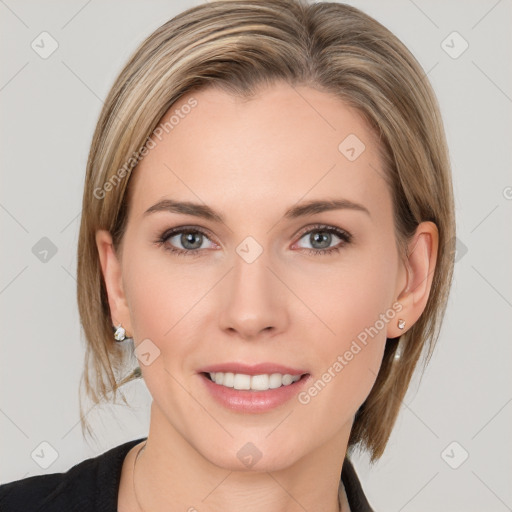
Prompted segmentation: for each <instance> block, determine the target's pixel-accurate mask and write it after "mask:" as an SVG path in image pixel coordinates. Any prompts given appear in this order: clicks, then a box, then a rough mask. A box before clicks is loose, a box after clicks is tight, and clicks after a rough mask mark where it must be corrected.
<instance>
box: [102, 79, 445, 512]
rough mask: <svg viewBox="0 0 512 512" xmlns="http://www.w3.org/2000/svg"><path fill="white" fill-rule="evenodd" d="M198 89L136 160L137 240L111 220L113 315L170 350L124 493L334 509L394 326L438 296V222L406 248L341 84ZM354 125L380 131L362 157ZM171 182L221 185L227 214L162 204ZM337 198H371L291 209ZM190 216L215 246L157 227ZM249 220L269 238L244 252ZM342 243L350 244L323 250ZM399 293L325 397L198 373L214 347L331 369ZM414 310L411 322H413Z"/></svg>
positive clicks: (208, 199)
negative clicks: (168, 235) (388, 316)
mask: <svg viewBox="0 0 512 512" xmlns="http://www.w3.org/2000/svg"><path fill="white" fill-rule="evenodd" d="M193 97H194V98H195V99H196V100H197V102H198V104H197V106H196V107H195V108H194V109H193V110H192V111H191V112H190V114H188V115H187V116H185V117H184V119H181V120H180V122H179V123H178V124H177V125H175V126H174V128H173V130H172V131H170V132H169V133H168V134H165V136H164V138H163V140H162V141H158V144H157V146H156V147H155V148H154V149H152V150H151V151H150V152H149V153H148V154H147V156H146V157H145V158H144V159H143V160H142V162H141V163H140V164H139V166H138V167H137V169H136V171H134V174H133V176H132V177H131V178H130V179H131V180H132V182H131V184H130V186H131V198H130V209H129V215H128V223H127V229H126V233H125V236H124V238H123V242H122V246H121V249H120V251H119V253H118V254H116V253H115V252H114V250H113V248H112V240H111V237H110V234H109V233H108V232H106V231H103V230H100V231H98V232H97V237H96V241H97V246H98V252H99V256H100V260H101V266H102V270H103V275H104V278H105V283H106V287H107V291H108V298H109V304H110V310H111V315H112V320H113V323H115V324H117V323H119V322H120V323H122V324H123V326H124V327H125V328H126V331H127V333H128V335H130V336H131V337H133V338H134V342H135V345H136V346H138V345H139V344H140V343H141V342H142V340H144V339H146V338H149V339H150V340H151V343H153V344H154V346H156V347H158V349H159V350H160V355H159V357H157V358H156V359H155V360H154V361H153V362H152V363H151V364H150V365H148V366H146V365H144V364H141V365H140V366H141V369H142V373H143V377H144V380H145V383H146V385H147V387H148V389H149V391H150V393H151V395H152V397H153V402H152V405H151V417H150V429H149V434H148V441H147V445H146V449H145V450H144V451H143V452H142V454H141V456H140V457H139V459H138V460H137V465H136V471H135V490H136V496H137V500H138V501H137V500H136V499H135V496H134V492H133V484H132V478H133V474H132V468H133V461H134V455H135V452H136V451H137V450H138V448H139V447H140V446H139V445H138V446H136V447H135V448H134V449H132V450H131V451H130V453H129V454H128V456H127V457H126V459H125V462H124V465H123V471H122V477H121V485H120V491H119V510H120V511H121V512H132V511H137V510H141V508H140V507H139V505H138V503H140V506H141V507H142V509H143V510H146V511H147V510H151V511H154V512H158V511H164V510H165V511H168V510H189V508H190V507H195V508H196V509H197V510H201V511H204V510H223V511H226V512H230V511H239V510H245V511H255V510H266V511H270V512H278V511H296V510H297V511H299V510H300V511H303V510H304V509H306V510H308V511H310V512H313V511H332V512H334V511H336V510H338V503H337V495H338V484H339V475H340V472H341V466H342V463H343V459H344V457H345V454H346V449H347V443H348V439H349V434H350V430H351V427H352V423H353V420H354V414H355V413H356V411H357V409H358V408H359V406H360V405H361V404H362V403H363V401H364V400H365V398H366V397H367V396H368V394H369V392H370V390H371V388H372V386H373V384H374V382H375V378H376V375H377V373H378V370H379V367H380V364H381V360H382V355H383V351H384V346H385V342H386V337H389V338H394V337H397V336H399V335H400V334H402V333H403V332H406V330H407V329H409V328H410V327H411V326H412V325H413V324H414V322H415V321H416V320H417V319H418V318H419V316H420V315H421V313H422V312H423V310H424V308H425V305H426V301H427V298H428V295H429V291H430V287H431V282H432V276H433V270H434V267H435V261H436V258H435V255H436V254H437V245H438V232H437V229H436V226H435V225H434V224H433V223H431V222H425V223H422V224H420V225H419V226H418V229H417V231H416V234H415V235H414V237H413V239H412V240H411V242H410V245H409V253H410V254H409V256H408V259H407V260H403V259H402V258H401V255H399V253H398V251H397V247H396V239H395V233H394V223H393V204H392V199H391V194H390V192H389V190H388V188H387V186H386V184H385V182H384V180H383V178H382V173H383V172H384V171H383V169H382V164H381V161H380V157H379V153H378V145H377V141H376V139H375V137H374V134H373V133H372V131H371V130H370V129H369V127H368V126H367V125H366V124H365V122H364V121H363V120H362V118H361V117H360V116H359V115H358V113H357V112H356V111H354V110H352V109H350V108H349V107H348V106H347V105H345V104H344V103H343V102H342V101H341V100H339V99H338V98H336V97H335V96H332V95H329V94H327V93H324V92H319V91H317V90H315V89H312V88H309V87H297V88H296V89H293V88H292V87H290V86H289V85H287V84H282V83H277V84H273V85H272V86H267V87H266V88H265V89H260V90H259V92H258V94H257V95H256V96H255V97H254V98H252V99H250V100H242V99H240V98H237V97H235V96H233V95H231V94H228V93H226V92H222V91H220V90H218V89H214V88H209V89H203V90H200V91H199V92H195V93H194V94H193ZM188 99H189V96H185V97H183V98H181V99H180V101H179V102H178V103H176V104H175V105H173V107H172V108H171V109H170V111H169V112H168V113H167V114H166V116H167V117H168V116H169V115H171V114H172V112H171V111H174V110H175V109H176V108H179V107H180V105H183V104H184V103H186V101H187V100H188ZM305 100H306V101H305ZM164 121H165V119H164ZM349 134H355V135H357V137H358V138H359V139H360V140H361V141H363V142H364V144H365V146H366V149H365V150H364V151H363V152H362V153H361V155H360V156H359V157H358V158H357V159H356V160H355V161H349V160H348V159H347V158H346V157H345V156H344V155H343V154H342V153H341V152H340V151H339V150H338V145H339V144H340V142H341V141H343V140H344V139H345V137H347V136H348V135H349ZM376 170H377V171H379V172H376ZM164 198H172V199H175V200H183V201H193V202H199V203H206V204H207V205H209V206H210V207H211V208H213V209H214V210H215V211H217V212H219V213H220V214H222V215H223V216H224V217H225V222H224V223H218V222H214V221H211V220H205V219H202V218H197V217H193V216H191V215H185V214H182V213H179V214H178V213H171V212H157V213H152V214H149V215H144V212H145V211H146V210H147V209H148V208H149V207H151V206H152V205H154V204H155V203H157V202H158V201H160V200H162V199H164ZM337 198H345V199H349V200H351V201H354V202H356V203H359V204H361V205H363V206H364V207H366V208H367V209H368V211H369V214H366V213H365V212H363V211H358V210H351V209H340V210H332V211H326V212H321V213H316V214H313V215H309V216H307V217H304V218H297V219H292V220H287V219H284V218H283V215H284V212H285V210H286V209H287V208H289V207H291V206H293V205H295V204H296V203H298V202H304V201H309V200H312V199H337ZM315 224H325V225H327V226H335V227H338V228H341V229H343V230H345V231H348V232H349V233H350V234H351V235H352V241H351V243H349V244H343V241H342V240H341V239H340V238H338V237H337V236H336V235H332V237H331V238H330V239H328V240H327V242H326V243H325V244H324V245H322V244H321V243H318V242H315V240H314V238H313V239H312V236H310V235H314V234H315V233H318V231H320V232H322V229H318V228H315V229H317V231H313V228H312V226H314V225H315ZM178 226H187V227H189V228H190V227H197V228H203V229H204V230H205V231H206V232H207V233H208V236H205V237H203V238H202V245H201V246H200V255H199V256H197V257H191V256H185V257H182V256H176V255H174V254H172V253H170V252H169V251H166V250H165V249H164V247H165V245H163V246H162V245H160V246H158V245H157V244H155V240H157V239H158V237H159V236H160V235H161V234H162V233H163V232H165V231H166V230H168V229H169V228H174V227H178ZM309 227H311V229H309ZM312 231H313V232H312ZM247 236H252V237H253V238H254V239H255V240H256V241H257V242H258V243H259V244H260V246H261V247H262V248H263V253H262V254H261V255H260V256H259V257H258V258H257V259H256V260H255V261H254V262H252V263H250V264H249V263H247V262H246V261H245V260H244V259H243V258H242V257H240V256H239V255H238V253H237V252H236V248H237V247H238V245H239V244H240V243H241V242H242V241H243V240H244V239H245V238H246V237H247ZM320 236H321V235H320ZM326 236H327V237H329V235H328V234H327V235H326ZM199 237H200V235H199ZM200 240H201V239H200ZM320 240H321V239H320ZM182 242H183V240H182V241H181V242H180V236H174V237H173V238H172V239H170V240H168V241H167V242H166V244H167V246H170V245H174V247H176V248H178V249H182V250H187V249H186V247H191V246H190V245H189V246H186V247H185V246H184V245H183V243H182ZM185 243H186V240H185ZM199 243H200V242H199ZM326 246H327V247H329V248H330V247H336V246H337V247H340V251H339V252H334V253H332V254H319V255H316V256H313V255H310V254H308V253H307V250H308V249H315V248H316V249H317V250H324V251H325V250H326V249H322V247H326ZM192 248H193V247H192ZM188 250H190V249H188ZM396 302H399V303H400V304H401V305H402V308H403V309H402V310H401V312H400V313H399V314H397V315H396V316H395V318H394V319H393V320H390V321H389V322H387V323H386V324H385V327H384V328H383V329H381V330H380V331H379V333H378V335H376V336H374V337H373V338H372V339H371V342H369V343H368V344H367V345H366V346H365V347H364V349H363V350H361V351H360V352H359V353H358V354H357V355H356V356H355V357H354V358H353V359H352V360H351V361H350V362H349V364H347V365H346V366H345V367H344V368H343V370H342V371H341V372H339V373H338V374H336V377H335V378H333V379H332V380H331V381H330V382H329V383H328V384H327V385H326V386H325V387H324V389H323V390H322V391H321V392H320V393H318V395H317V396H315V397H314V398H312V399H311V401H310V402H309V403H308V404H301V403H299V401H298V400H296V399H295V398H294V399H291V400H290V401H288V402H287V403H285V404H284V405H282V406H280V407H278V408H276V409H274V410H271V411H268V412H264V413H257V414H254V413H253V414H247V413H246V414H242V413H240V412H235V411H232V410H228V409H226V408H224V407H223V406H221V405H219V404H217V403H216V402H215V401H213V399H212V398H211V396H210V394H209V392H208V391H207V389H206V387H205V385H204V382H203V381H202V380H201V379H202V378H201V377H200V376H199V375H198V373H197V371H198V369H199V368H200V367H202V366H205V365H207V364H213V363H221V362H226V361H237V362H246V363H249V364H250V363H258V362H263V361H267V362H268V361H270V362H276V363H281V364H285V365H288V366H291V367H295V368H300V369H306V370H307V371H308V372H309V373H310V374H311V377H312V381H313V382H314V381H316V380H317V379H318V378H320V377H321V376H322V374H323V373H324V372H326V371H327V369H328V368H329V367H332V365H333V363H334V362H335V361H336V359H337V357H338V355H340V354H343V353H344V352H345V351H346V350H348V349H349V347H350V345H351V343H352V341H353V340H354V339H355V338H356V337H357V335H358V334H359V333H360V332H361V331H363V330H364V329H365V327H369V326H372V325H374V324H375V322H376V320H377V319H379V315H380V314H382V313H385V312H386V311H389V310H390V308H392V305H393V304H394V303H396ZM398 318H403V319H405V320H406V322H407V326H406V329H405V330H404V331H401V330H399V329H398V327H397V320H398ZM248 442H251V443H253V444H254V445H255V446H256V447H257V448H258V450H259V451H260V452H261V453H262V457H261V459H260V460H259V461H258V462H257V464H255V465H254V466H253V467H251V468H247V467H245V466H244V465H243V464H242V463H241V461H240V460H239V459H238V457H237V452H238V450H239V449H240V448H241V447H242V446H244V445H245V444H246V443H248ZM191 510H192V509H191Z"/></svg>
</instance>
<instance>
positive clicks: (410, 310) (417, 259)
mask: <svg viewBox="0 0 512 512" xmlns="http://www.w3.org/2000/svg"><path fill="white" fill-rule="evenodd" d="M438 245H439V232H438V229H437V226H436V225H435V224H434V223H433V222H430V221H426V222H422V223H421V224H419V225H418V227H417V228H416V232H415V233H414V236H413V237H412V239H411V240H410V242H409V244H408V248H407V258H406V259H405V260H404V261H403V264H402V267H401V271H400V272H399V279H398V281H399V282H400V285H399V287H398V289H397V290H396V294H395V296H396V297H397V299H396V301H397V302H399V303H400V304H401V305H402V310H401V311H400V312H399V313H398V314H397V316H396V317H395V318H396V322H395V321H394V322H392V323H390V324H389V327H390V328H389V330H388V333H387V337H388V338H396V337H398V336H400V335H402V334H404V333H405V332H406V331H407V330H408V329H410V328H411V327H412V326H413V325H414V324H415V323H416V321H417V320H418V318H419V317H420V316H421V314H422V313H423V311H424V310H425V307H426V305H427V300H428V297H429V295H430V289H431V286H432V280H433V278H434V270H435V267H436V262H437V249H438ZM404 281H405V285H404V284H403V283H404ZM398 319H403V320H405V329H399V328H398V326H397V323H398Z"/></svg>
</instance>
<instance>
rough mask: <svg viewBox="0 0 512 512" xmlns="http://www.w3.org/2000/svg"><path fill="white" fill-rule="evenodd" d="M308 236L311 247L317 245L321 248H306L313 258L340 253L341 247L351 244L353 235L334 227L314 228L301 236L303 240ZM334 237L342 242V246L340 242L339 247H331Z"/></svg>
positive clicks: (320, 226)
mask: <svg viewBox="0 0 512 512" xmlns="http://www.w3.org/2000/svg"><path fill="white" fill-rule="evenodd" d="M306 235H308V236H309V238H308V241H309V243H310V244H311V245H314V244H315V245H317V246H320V248H318V247H316V248H315V247H313V248H305V249H306V252H307V253H308V254H311V255H313V256H319V255H322V254H323V255H327V254H333V253H337V252H339V250H340V247H343V246H345V245H347V244H349V243H350V242H351V240H352V235H351V234H350V233H348V232H347V231H345V230H343V229H339V228H336V227H334V226H324V225H319V226H314V228H313V229H309V231H307V232H306V233H304V234H303V235H302V236H301V239H302V238H304V237H305V236H306ZM333 235H334V237H335V238H338V239H340V241H341V242H342V243H341V246H340V243H339V242H338V245H337V246H334V247H330V245H331V243H332V241H333Z"/></svg>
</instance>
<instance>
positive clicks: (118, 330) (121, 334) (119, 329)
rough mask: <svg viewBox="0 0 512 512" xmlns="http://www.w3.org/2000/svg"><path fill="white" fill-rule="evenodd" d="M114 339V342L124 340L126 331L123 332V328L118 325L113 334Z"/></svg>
mask: <svg viewBox="0 0 512 512" xmlns="http://www.w3.org/2000/svg"><path fill="white" fill-rule="evenodd" d="M114 338H115V340H116V341H124V340H125V339H126V331H125V330H124V327H122V326H121V324H119V325H118V326H117V327H116V332H115V333H114Z"/></svg>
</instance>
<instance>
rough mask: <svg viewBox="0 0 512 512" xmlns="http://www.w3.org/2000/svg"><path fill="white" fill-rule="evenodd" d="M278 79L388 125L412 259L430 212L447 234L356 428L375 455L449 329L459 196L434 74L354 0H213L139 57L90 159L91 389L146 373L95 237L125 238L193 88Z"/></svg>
mask: <svg viewBox="0 0 512 512" xmlns="http://www.w3.org/2000/svg"><path fill="white" fill-rule="evenodd" d="M277 80H280V81H285V82H286V83H288V84H290V85H292V86H296V85H306V86H310V87H312V88H316V89H318V90H320V91H325V92H328V93H334V94H335V95H337V96H338V97H339V98H340V99H341V100H343V101H345V102H346V103H347V104H349V105H350V106H352V107H354V108H356V109H357V111H358V112H359V113H360V115H361V116H362V117H363V118H364V119H365V120H366V121H367V123H368V125H369V126H370V128H371V129H372V130H373V131H374V133H375V134H376V135H377V138H378V140H380V150H381V152H382V153H383V155H384V157H385V158H384V162H385V169H384V171H385V176H386V179H387V181H388V183H389V186H390V191H391V194H392V198H393V204H394V224H395V233H396V240H397V246H398V247H399V250H400V254H401V256H402V257H403V258H407V252H406V247H407V245H406V244H407V241H408V240H410V237H411V236H412V235H413V234H414V231H415V229H416V227H417V226H418V224H419V223H420V222H422V221H432V222H434V223H435V224H436V225H437V228H438V231H439V250H438V254H437V264H436V268H435V271H434V276H433V281H432V287H431V291H430V295H429V297H428V301H427V304H426V308H425V310H424V312H423V313H422V315H421V316H420V318H419V319H418V321H417V322H416V323H415V324H414V325H413V326H412V327H411V328H410V329H409V330H408V331H407V332H406V333H405V334H403V335H402V336H401V338H402V339H401V340H400V341H401V343H400V345H401V356H400V359H399V360H398V361H394V355H395V352H396V350H397V347H398V343H397V341H398V338H395V339H392V340H391V339H388V340H387V341H386V348H385V352H384V357H383V361H382V365H381V368H380V371H379V374H378V376H377V379H376V382H375V384H374V386H373V388H372V391H371V392H370V394H369V396H368V397H367V399H366V400H365V402H364V403H363V404H362V405H361V407H360V408H359V410H358V412H357V414H356V417H355V421H354V424H353V428H352V431H351V437H350V440H349V447H350V448H353V447H355V446H356V445H357V446H359V447H360V448H362V449H366V450H368V451H369V452H370V455H371V460H372V461H375V460H376V459H378V458H379V457H380V456H381V455H382V453H383V451H384V448H385V446H386V443H387V441H388V438H389V436H390V433H391V430H392V428H393V425H394V423H395V420H396V418H397V415H398V412H399V409H400V404H401V400H402V399H403V397H404V395H405V393H406V390H407V387H408V385H409V382H410V379H411V376H412V374H413V371H414V369H415V367H416V365H417V362H418V360H419V358H420V355H421V353H422V352H423V349H424V348H425V349H426V353H427V357H426V359H425V363H426V362H428V360H429V359H430V356H431V354H432V349H433V347H434V344H435V342H436V341H437V338H438V336H439V330H440V327H441V323H442V319H443V317H444V312H445V309H446V303H447V300H448V294H449V289H450V286H451V281H452V273H453V265H454V251H455V249H454V247H455V220H454V202H453V192H452V183H451V172H450V163H449V157H448V151H447V146H446V140H445V133H444V128H443V125H442V120H441V115H440V112H439V107H438V103H437V100H436V97H435V95H434V93H433V91H432V88H431V86H430V84H429V81H428V79H427V77H426V74H425V72H424V71H423V69H422V68H421V66H420V65H419V64H418V62H417V61H416V59H415V58H414V57H413V55H412V54H411V53H410V52H409V50H408V49H407V48H406V47H405V46H404V44H403V43H402V42H401V41H400V40H399V39H398V38H397V37H396V36H395V35H393V34H392V33H391V32H390V31H389V30H388V29H386V28H385V27H384V26H382V25H381V24H380V23H379V22H377V21H376V20H374V19H373V18H371V17H370V16H368V15H366V14H365V13H363V12H362V11H360V10H358V9H356V8H354V7H350V6H348V5H344V4H340V3H323V2H322V3H313V4H308V3H307V2H306V0H272V1H263V0H256V1H254V0H251V1H244V0H235V1H217V2H210V3H204V4H202V5H200V6H197V7H194V8H191V9H189V10H187V11H185V12H183V13H181V14H179V15H178V16H176V17H174V18H173V19H171V20H170V21H168V22H166V23H165V24H163V25H162V26H161V27H160V28H158V29H157V30H156V31H154V32H153V33H152V34H151V35H150V36H149V37H148V38H147V39H146V40H145V41H144V42H143V43H142V44H141V45H140V46H139V48H138V49H137V50H136V51H135V53H134V54H133V55H132V57H131V58H130V59H129V61H128V63H127V64H126V65H125V67H124V68H123V69H122V71H121V72H120V74H119V76H118V77H117V79H116V80H115V82H114V85H113V86H112V89H111V90H110V92H109V94H108V96H107V98H106V100H105V104H104V107H103V109H102V112H101V114H100V117H99V120H98V123H97V126H96V130H95V132H94V136H93V140H92V144H91V148H90V153H89V158H88V161H87V172H86V178H85V187H84V195H83V206H82V217H81V225H80V234H79V241H78V270H77V281H78V291H77V295H78V307H79V312H80V317H81V324H82V326H83V331H84V334H85V340H86V354H85V368H84V373H83V375H82V380H81V386H82V385H85V391H86V395H87V396H88V397H89V398H90V399H91V400H92V401H93V403H94V404H97V403H100V402H101V401H103V400H108V399H112V393H113V399H114V400H115V398H116V392H117V391H119V388H120V387H121V386H122V385H123V384H125V383H126V382H129V381H130V380H133V379H135V378H138V377H140V369H139V368H136V369H135V370H133V368H128V363H129V361H130V360H131V361H133V360H132V359H130V358H129V355H128V354H127V353H126V351H123V350H122V349H121V348H120V347H119V346H118V345H119V344H116V342H115V341H114V338H113V329H112V319H111V317H110V311H109V306H108V300H107V294H106V289H105V285H104V280H103V276H102V272H101V267H100V261H99V256H98V250H97V247H96V242H95V233H96V231H97V230H99V229H106V230H109V231H110V233H111V234H112V236H113V243H114V248H115V249H118V248H119V246H120V243H121V241H122V237H123V232H124V228H125V224H126V218H127V208H128V195H127V190H128V189H127V187H128V184H129V178H130V175H131V172H132V171H133V169H134V168H135V167H136V164H137V162H138V161H139V159H140V157H141V156H143V155H144V154H145V152H147V150H148V145H149V144H150V142H153V139H152V137H153V138H154V136H155V134H154V132H155V130H156V128H157V126H158V125H159V123H160V121H161V119H162V117H163V116H164V114H165V113H166V112H167V111H168V109H169V108H170V107H171V106H172V105H173V103H174V102H176V101H177V100H178V99H179V98H180V97H182V96H183V95H185V94H187V93H190V92H192V91H194V90H197V89H199V88H205V87H208V86H216V87H221V88H223V89H224V90H226V91H228V92H230V93H232V94H236V95H240V96H245V97H250V96H251V95H252V94H254V92H255V91H256V90H257V88H258V86H260V85H264V84H272V83H273V82H275V81H277ZM132 370H133V371H132ZM109 395H110V398H109ZM121 395H122V398H123V400H124V401H125V403H126V399H125V397H124V396H123V393H122V392H121ZM80 408H81V410H82V411H83V404H82V397H81V395H80ZM81 422H82V432H83V433H84V431H85V430H87V432H88V433H89V434H90V432H91V430H90V428H89V426H88V424H87V422H86V420H85V418H84V417H83V416H82V421H81Z"/></svg>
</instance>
